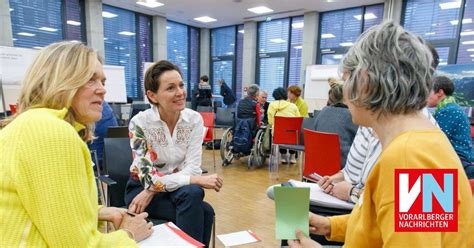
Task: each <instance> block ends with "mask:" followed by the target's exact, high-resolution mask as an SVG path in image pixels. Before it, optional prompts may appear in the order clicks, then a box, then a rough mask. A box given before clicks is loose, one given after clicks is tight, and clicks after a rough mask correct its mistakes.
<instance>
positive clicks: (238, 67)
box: [234, 25, 244, 99]
mask: <svg viewBox="0 0 474 248" xmlns="http://www.w3.org/2000/svg"><path fill="white" fill-rule="evenodd" d="M235 50H236V62H235V91H234V92H235V95H236V97H237V99H241V98H242V63H243V56H244V25H239V26H237V44H236V49H235Z"/></svg>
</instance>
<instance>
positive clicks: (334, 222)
mask: <svg viewBox="0 0 474 248" xmlns="http://www.w3.org/2000/svg"><path fill="white" fill-rule="evenodd" d="M348 218H349V215H339V216H333V217H329V222H330V223H331V233H330V235H326V239H327V240H331V241H339V242H344V239H345V237H346V226H347V219H348Z"/></svg>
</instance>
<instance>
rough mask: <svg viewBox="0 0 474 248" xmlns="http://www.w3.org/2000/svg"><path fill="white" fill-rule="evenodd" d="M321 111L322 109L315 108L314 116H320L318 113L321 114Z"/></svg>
mask: <svg viewBox="0 0 474 248" xmlns="http://www.w3.org/2000/svg"><path fill="white" fill-rule="evenodd" d="M320 112H321V110H318V109H315V110H314V111H313V118H316V117H318V115H319V113H320Z"/></svg>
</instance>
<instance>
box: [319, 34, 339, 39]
mask: <svg viewBox="0 0 474 248" xmlns="http://www.w3.org/2000/svg"><path fill="white" fill-rule="evenodd" d="M334 37H336V36H334V35H333V34H321V39H327V38H334Z"/></svg>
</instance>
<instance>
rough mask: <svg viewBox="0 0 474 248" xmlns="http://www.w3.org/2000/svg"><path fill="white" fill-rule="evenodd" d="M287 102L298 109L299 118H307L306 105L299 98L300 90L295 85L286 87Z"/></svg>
mask: <svg viewBox="0 0 474 248" xmlns="http://www.w3.org/2000/svg"><path fill="white" fill-rule="evenodd" d="M288 101H289V102H291V103H294V104H295V105H296V107H298V111H299V112H300V116H301V117H308V104H306V102H305V101H304V100H303V98H301V88H300V87H299V86H296V85H292V86H290V87H288Z"/></svg>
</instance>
